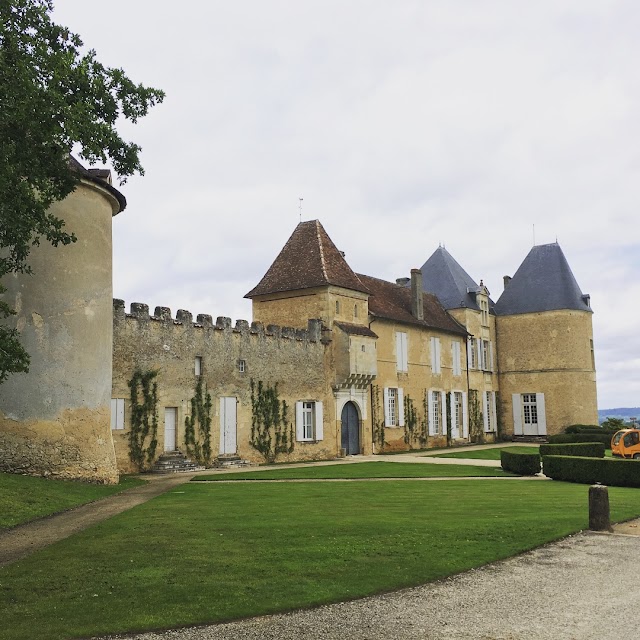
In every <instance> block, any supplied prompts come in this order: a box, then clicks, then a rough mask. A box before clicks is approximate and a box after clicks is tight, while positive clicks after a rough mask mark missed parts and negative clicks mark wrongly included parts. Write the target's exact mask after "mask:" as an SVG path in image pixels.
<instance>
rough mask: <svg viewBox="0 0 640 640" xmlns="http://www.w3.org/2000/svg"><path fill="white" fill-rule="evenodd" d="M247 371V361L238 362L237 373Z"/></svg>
mask: <svg viewBox="0 0 640 640" xmlns="http://www.w3.org/2000/svg"><path fill="white" fill-rule="evenodd" d="M246 370H247V361H246V360H238V371H239V372H240V373H245V371H246Z"/></svg>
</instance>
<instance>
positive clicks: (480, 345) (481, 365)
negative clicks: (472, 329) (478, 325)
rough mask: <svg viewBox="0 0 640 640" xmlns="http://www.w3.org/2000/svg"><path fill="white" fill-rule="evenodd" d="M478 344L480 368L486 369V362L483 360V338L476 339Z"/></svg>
mask: <svg viewBox="0 0 640 640" xmlns="http://www.w3.org/2000/svg"><path fill="white" fill-rule="evenodd" d="M476 344H477V345H478V369H480V370H482V369H484V362H483V360H482V340H480V339H478V340H476Z"/></svg>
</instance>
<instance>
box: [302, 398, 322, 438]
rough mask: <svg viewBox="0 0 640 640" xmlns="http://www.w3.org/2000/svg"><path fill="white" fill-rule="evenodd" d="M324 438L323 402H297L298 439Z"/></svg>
mask: <svg viewBox="0 0 640 640" xmlns="http://www.w3.org/2000/svg"><path fill="white" fill-rule="evenodd" d="M322 438H323V418H322V402H317V401H312V400H303V401H300V402H296V440H297V441H298V442H317V441H318V440H322Z"/></svg>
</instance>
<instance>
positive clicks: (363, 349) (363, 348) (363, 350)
mask: <svg viewBox="0 0 640 640" xmlns="http://www.w3.org/2000/svg"><path fill="white" fill-rule="evenodd" d="M366 350H367V349H366V347H365V346H364V345H362V353H364V352H365V351H366Z"/></svg>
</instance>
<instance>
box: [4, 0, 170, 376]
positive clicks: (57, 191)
mask: <svg viewBox="0 0 640 640" xmlns="http://www.w3.org/2000/svg"><path fill="white" fill-rule="evenodd" d="M52 10H53V3H52V1H51V0H12V1H11V2H9V1H7V0H0V194H2V197H1V198H0V248H2V251H1V253H0V278H1V277H2V276H4V275H5V274H7V273H10V272H19V273H30V272H31V270H30V268H29V265H28V262H27V258H28V255H29V251H30V250H31V247H33V246H34V245H38V244H39V243H40V241H41V239H42V238H44V239H45V240H46V241H48V242H50V243H51V244H52V245H54V246H58V245H60V244H62V245H65V244H69V243H71V242H75V240H76V238H75V236H74V235H73V233H68V232H67V231H65V229H64V223H63V221H62V220H60V219H58V218H56V217H55V216H53V215H51V214H50V213H48V209H49V207H50V205H51V204H52V203H53V202H56V201H59V200H63V199H64V198H66V197H67V196H68V195H69V194H70V193H71V192H72V191H73V190H74V189H75V187H76V184H77V182H78V180H79V176H78V174H77V173H74V171H72V169H71V167H70V164H69V154H70V153H71V151H72V149H75V150H78V154H79V155H80V157H81V158H83V159H84V160H86V161H87V162H88V163H89V164H95V163H96V162H98V161H101V162H102V163H106V162H107V161H108V160H110V161H111V164H112V166H113V169H114V171H115V172H116V173H117V174H118V176H119V179H120V184H123V183H124V182H126V179H127V177H128V176H131V175H133V174H134V173H139V174H140V175H143V174H144V170H143V168H142V166H141V164H140V160H139V152H140V150H141V149H140V147H139V146H138V145H136V144H135V143H132V142H126V141H125V140H123V139H122V138H121V137H120V135H119V134H118V132H117V131H116V128H115V123H116V120H117V119H118V118H119V117H124V118H125V119H127V120H130V121H131V122H136V121H137V120H138V118H140V117H142V116H144V115H146V114H147V112H148V110H149V108H150V107H152V106H153V105H155V104H157V103H160V102H162V99H163V98H164V93H163V92H162V91H159V90H158V89H152V88H147V87H144V86H142V85H140V84H135V83H134V82H132V81H131V80H129V78H128V77H127V76H126V75H125V74H124V71H122V69H113V68H108V67H105V66H103V65H102V64H101V63H100V62H98V61H97V60H96V53H95V51H93V50H90V51H88V52H86V53H82V52H81V47H82V46H83V43H82V41H81V39H80V38H79V36H77V35H76V34H73V33H71V32H70V31H69V30H68V29H67V28H65V27H63V26H60V25H57V24H55V23H54V22H53V21H52V19H51V16H50V14H51V11H52ZM0 293H2V290H1V287H0ZM11 313H13V311H12V310H11V309H10V308H9V307H8V306H7V305H6V304H3V305H0V318H6V317H7V316H8V315H10V314H11ZM28 362H29V360H28V356H27V354H26V353H25V352H24V349H22V347H21V346H20V344H19V342H18V336H17V334H16V332H15V331H14V330H10V329H8V328H6V327H3V326H0V382H2V380H4V379H5V378H6V376H7V375H8V373H10V372H16V371H27V370H28Z"/></svg>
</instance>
